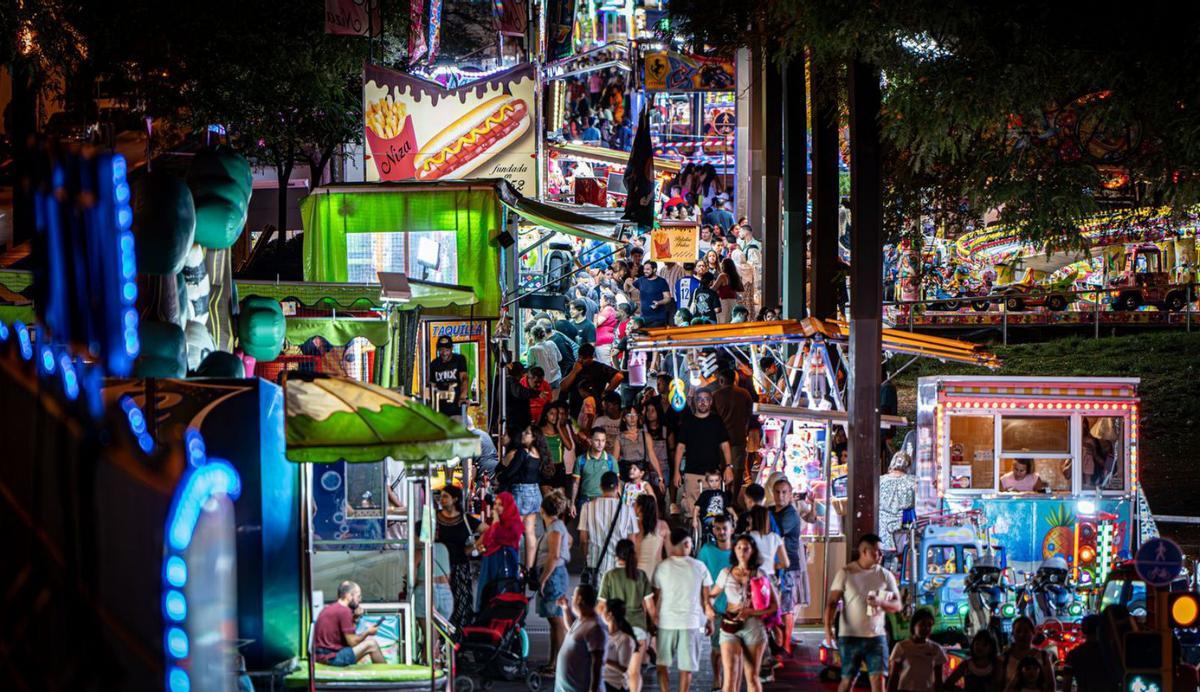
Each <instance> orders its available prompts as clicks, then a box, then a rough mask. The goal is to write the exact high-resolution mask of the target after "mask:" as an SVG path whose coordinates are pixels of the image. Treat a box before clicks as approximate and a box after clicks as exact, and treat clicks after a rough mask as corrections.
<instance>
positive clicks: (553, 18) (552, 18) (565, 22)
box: [546, 0, 575, 60]
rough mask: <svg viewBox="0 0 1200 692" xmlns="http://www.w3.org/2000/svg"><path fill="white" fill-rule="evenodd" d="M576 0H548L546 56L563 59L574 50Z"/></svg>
mask: <svg viewBox="0 0 1200 692" xmlns="http://www.w3.org/2000/svg"><path fill="white" fill-rule="evenodd" d="M574 35H575V0H548V2H547V3H546V40H547V43H548V45H547V46H546V58H547V59H548V60H562V59H563V58H566V57H568V56H570V55H571V53H572V52H573V50H574V45H573V42H572V41H573V38H574Z"/></svg>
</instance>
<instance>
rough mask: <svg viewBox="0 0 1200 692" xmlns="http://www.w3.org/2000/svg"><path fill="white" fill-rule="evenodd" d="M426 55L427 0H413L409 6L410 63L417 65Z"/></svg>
mask: <svg viewBox="0 0 1200 692" xmlns="http://www.w3.org/2000/svg"><path fill="white" fill-rule="evenodd" d="M424 55H425V0H412V1H411V2H410V3H409V6H408V64H410V65H415V64H416V63H417V61H418V60H420V59H421V58H422V57H424Z"/></svg>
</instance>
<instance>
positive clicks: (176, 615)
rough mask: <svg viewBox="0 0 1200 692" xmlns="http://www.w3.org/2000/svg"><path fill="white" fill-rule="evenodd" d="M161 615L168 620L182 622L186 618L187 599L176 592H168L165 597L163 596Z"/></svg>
mask: <svg viewBox="0 0 1200 692" xmlns="http://www.w3.org/2000/svg"><path fill="white" fill-rule="evenodd" d="M163 613H164V614H166V616H167V618H168V619H170V620H174V621H175V622H183V619H184V618H186V617H187V599H186V598H184V597H183V594H182V593H180V592H178V591H175V590H171V591H168V592H167V595H166V596H163Z"/></svg>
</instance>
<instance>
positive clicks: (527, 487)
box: [512, 483, 542, 517]
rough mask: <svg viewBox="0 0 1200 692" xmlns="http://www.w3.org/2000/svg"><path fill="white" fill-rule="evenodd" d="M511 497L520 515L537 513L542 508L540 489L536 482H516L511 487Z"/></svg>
mask: <svg viewBox="0 0 1200 692" xmlns="http://www.w3.org/2000/svg"><path fill="white" fill-rule="evenodd" d="M512 494H513V499H515V500H516V501H517V511H518V512H519V513H520V514H521V516H523V517H524V516H528V515H530V514H537V512H538V510H540V509H541V508H542V489H541V488H539V487H538V485H537V484H536V483H517V484H515V485H513V487H512Z"/></svg>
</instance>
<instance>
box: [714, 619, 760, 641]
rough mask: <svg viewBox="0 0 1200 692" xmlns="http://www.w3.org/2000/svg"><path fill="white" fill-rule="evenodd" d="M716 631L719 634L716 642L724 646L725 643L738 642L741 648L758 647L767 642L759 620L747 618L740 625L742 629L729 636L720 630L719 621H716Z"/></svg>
mask: <svg viewBox="0 0 1200 692" xmlns="http://www.w3.org/2000/svg"><path fill="white" fill-rule="evenodd" d="M716 629H717V631H718V632H719V633H720V634H719V635H718V636H717V640H718V641H719V642H720V643H722V644H724V643H725V642H738V643H740V644H741V645H743V646H758V645H759V644H762V643H763V642H765V641H767V629H766V628H765V627H763V623H762V619H761V618H749V619H747V620H746V621H745V622H743V623H742V629H740V630H738V631H737V632H736V633H734V634H730V633H728V632H726V631H725V630H722V629H721V622H720V620H718V621H717V627H716Z"/></svg>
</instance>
